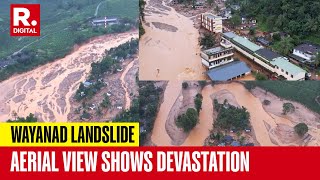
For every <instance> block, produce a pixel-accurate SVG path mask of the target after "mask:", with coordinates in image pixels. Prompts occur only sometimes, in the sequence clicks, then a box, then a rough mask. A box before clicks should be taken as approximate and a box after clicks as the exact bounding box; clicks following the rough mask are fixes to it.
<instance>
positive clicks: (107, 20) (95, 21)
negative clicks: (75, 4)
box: [92, 17, 118, 23]
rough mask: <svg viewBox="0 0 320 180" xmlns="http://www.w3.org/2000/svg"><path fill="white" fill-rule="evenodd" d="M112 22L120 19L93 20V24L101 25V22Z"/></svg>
mask: <svg viewBox="0 0 320 180" xmlns="http://www.w3.org/2000/svg"><path fill="white" fill-rule="evenodd" d="M112 21H118V18H115V17H109V18H107V17H105V18H100V19H94V20H92V22H93V23H101V22H112Z"/></svg>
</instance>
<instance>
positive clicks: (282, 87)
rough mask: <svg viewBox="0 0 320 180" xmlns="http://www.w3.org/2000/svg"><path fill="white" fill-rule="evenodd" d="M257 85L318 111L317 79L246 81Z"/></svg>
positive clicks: (319, 91)
mask: <svg viewBox="0 0 320 180" xmlns="http://www.w3.org/2000/svg"><path fill="white" fill-rule="evenodd" d="M248 84H250V85H253V86H259V87H261V88H263V89H266V90H268V91H269V92H271V93H273V94H275V95H277V96H279V97H282V98H284V99H288V100H292V101H296V102H299V103H301V104H303V105H305V106H306V107H307V108H309V109H310V110H313V111H315V112H318V113H320V105H319V104H318V103H317V102H316V101H315V98H316V97H318V96H320V82H318V81H252V82H246V86H247V85H248Z"/></svg>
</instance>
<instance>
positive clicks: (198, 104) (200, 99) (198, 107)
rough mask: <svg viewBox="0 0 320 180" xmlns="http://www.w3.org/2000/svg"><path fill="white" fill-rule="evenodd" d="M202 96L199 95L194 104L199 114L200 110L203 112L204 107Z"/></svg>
mask: <svg viewBox="0 0 320 180" xmlns="http://www.w3.org/2000/svg"><path fill="white" fill-rule="evenodd" d="M202 99H203V97H202V95H201V94H199V93H198V94H197V95H196V97H195V98H194V104H195V107H196V110H197V112H198V113H199V112H200V110H201V106H202Z"/></svg>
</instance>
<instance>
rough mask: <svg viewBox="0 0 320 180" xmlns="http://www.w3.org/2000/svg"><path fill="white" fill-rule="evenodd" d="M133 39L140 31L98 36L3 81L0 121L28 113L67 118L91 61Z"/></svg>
mask: <svg viewBox="0 0 320 180" xmlns="http://www.w3.org/2000/svg"><path fill="white" fill-rule="evenodd" d="M131 38H138V32H136V31H134V32H127V33H123V34H117V35H104V36H100V37H96V38H94V39H92V40H91V41H90V42H88V43H86V44H84V45H82V46H80V47H79V48H77V49H75V50H74V51H73V52H72V53H71V54H69V55H67V56H66V57H64V58H62V59H58V60H56V61H54V62H52V63H48V64H46V65H44V66H41V67H38V68H36V69H34V70H32V71H30V72H27V73H24V74H20V75H16V76H14V77H12V78H10V79H8V80H6V81H3V82H1V83H0V92H1V93H0V119H1V121H5V120H7V119H9V118H12V117H13V114H17V115H18V116H20V117H25V116H27V115H29V113H33V114H36V116H37V117H38V118H39V119H40V120H42V121H61V122H65V121H67V115H68V114H69V112H70V102H69V100H70V98H72V96H73V95H74V93H75V91H76V90H77V88H78V85H79V83H80V82H83V81H84V80H85V79H86V77H87V75H88V74H89V73H90V70H91V63H92V62H96V61H99V60H101V58H102V57H103V55H104V53H105V50H106V49H107V50H108V49H110V48H114V47H117V46H119V45H120V44H123V43H125V42H128V41H130V40H131Z"/></svg>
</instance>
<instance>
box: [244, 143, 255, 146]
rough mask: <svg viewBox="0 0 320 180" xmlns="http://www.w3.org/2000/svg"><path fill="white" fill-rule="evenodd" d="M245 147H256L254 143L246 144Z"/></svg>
mask: <svg viewBox="0 0 320 180" xmlns="http://www.w3.org/2000/svg"><path fill="white" fill-rule="evenodd" d="M245 146H254V144H253V143H247V144H245Z"/></svg>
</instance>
